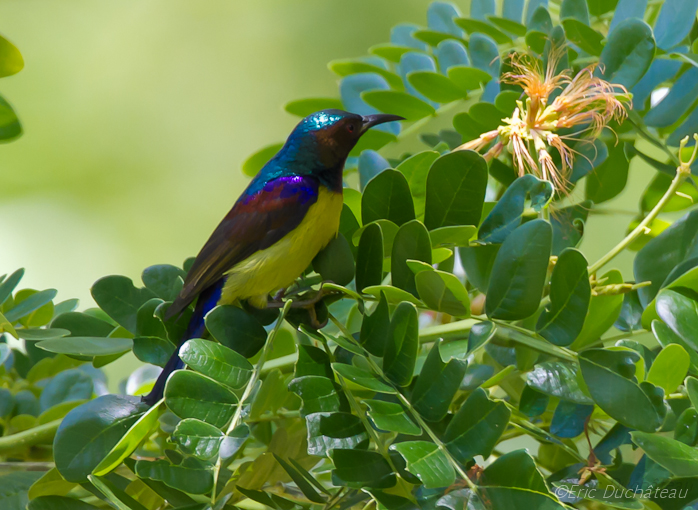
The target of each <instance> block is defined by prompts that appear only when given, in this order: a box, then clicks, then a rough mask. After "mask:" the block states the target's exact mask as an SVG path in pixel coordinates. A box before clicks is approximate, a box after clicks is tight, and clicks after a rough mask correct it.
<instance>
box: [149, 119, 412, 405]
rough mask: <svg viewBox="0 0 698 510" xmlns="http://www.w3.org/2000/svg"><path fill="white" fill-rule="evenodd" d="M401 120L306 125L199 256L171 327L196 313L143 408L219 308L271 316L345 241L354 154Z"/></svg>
mask: <svg viewBox="0 0 698 510" xmlns="http://www.w3.org/2000/svg"><path fill="white" fill-rule="evenodd" d="M400 120H405V119H404V118H403V117H400V116H397V115H391V114H371V115H363V116H362V115H358V114H355V113H350V112H346V111H343V110H338V109H328V110H321V111H318V112H315V113H312V114H310V115H308V116H307V117H305V118H304V119H303V120H301V121H300V122H299V123H298V125H297V126H296V127H295V128H294V129H293V131H292V132H291V134H290V135H289V137H288V139H287V140H286V142H285V143H284V145H283V147H282V148H281V149H280V150H279V152H278V153H277V154H276V155H275V156H274V157H273V158H271V159H270V160H269V161H268V162H267V163H266V164H265V165H264V166H263V167H262V169H261V170H260V171H259V173H258V174H257V175H256V176H255V177H254V178H253V179H252V180H251V181H250V183H249V185H248V186H247V188H245V190H244V191H243V192H242V194H241V195H240V197H239V198H238V199H237V201H236V202H235V204H234V205H233V207H232V209H231V210H230V212H229V213H228V214H227V215H226V216H225V217H224V218H223V220H222V221H221V222H220V224H219V225H218V226H217V227H216V229H215V230H214V231H213V233H212V234H211V236H210V237H209V239H208V241H206V243H205V244H204V246H203V248H202V249H201V251H200V252H199V254H198V255H197V256H196V258H195V260H194V263H193V264H192V266H191V268H190V269H189V272H188V273H187V275H186V277H185V280H184V286H183V287H182V290H181V292H180V293H179V295H178V296H177V297H176V298H175V299H174V301H173V302H172V304H171V305H170V307H169V309H168V310H167V313H166V316H165V319H166V320H167V319H171V318H173V317H175V316H177V315H181V313H182V312H183V311H184V310H185V309H186V308H187V307H189V305H190V304H191V303H192V302H194V301H195V300H196V303H195V306H194V312H193V314H192V316H191V319H190V320H189V323H188V326H187V329H186V331H185V333H184V335H183V336H182V338H181V341H180V342H179V345H178V347H177V349H176V350H175V352H174V353H173V354H172V356H171V358H170V359H169V360H168V362H167V363H166V365H165V367H164V368H163V370H162V372H161V373H160V375H159V376H158V378H157V380H156V381H155V383H154V385H153V388H152V390H151V391H150V393H148V394H147V395H145V396H144V397H142V401H143V402H145V403H146V404H148V405H150V406H152V405H154V404H155V403H157V402H158V401H160V399H162V397H163V394H164V391H165V385H166V383H167V378H168V377H169V375H170V374H171V373H172V372H174V371H175V370H178V369H180V368H182V367H183V366H184V363H183V362H182V360H181V359H180V358H179V348H180V347H181V346H182V344H184V342H186V341H187V340H189V339H191V338H200V337H201V336H202V335H203V334H204V332H205V328H206V326H205V323H204V318H205V317H206V314H208V313H209V312H210V311H211V310H212V309H213V308H215V307H216V306H218V305H223V304H239V303H240V302H241V301H244V300H247V302H248V303H249V304H250V305H251V306H254V307H255V308H265V307H266V306H267V303H268V299H269V296H270V294H271V293H272V292H275V291H282V290H283V289H285V288H286V287H288V286H289V285H291V284H292V283H293V282H294V281H295V280H296V278H298V277H299V276H300V275H301V274H303V272H304V271H305V269H306V268H307V267H308V265H309V264H310V263H311V261H312V260H313V258H315V256H316V255H317V254H318V253H319V252H320V251H321V250H322V249H323V248H324V247H325V246H327V244H329V243H330V241H332V239H334V238H335V237H336V236H337V232H338V230H339V219H340V215H341V212H342V207H343V197H342V190H343V170H344V164H345V162H346V159H347V157H348V156H349V153H350V152H351V150H352V149H353V148H354V146H355V145H356V143H357V142H358V141H359V139H360V138H361V136H362V135H364V134H365V133H366V132H367V131H368V130H369V129H370V128H372V127H374V126H377V125H379V124H383V123H386V122H394V121H400Z"/></svg>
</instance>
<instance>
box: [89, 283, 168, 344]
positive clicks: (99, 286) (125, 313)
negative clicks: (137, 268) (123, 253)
mask: <svg viewBox="0 0 698 510" xmlns="http://www.w3.org/2000/svg"><path fill="white" fill-rule="evenodd" d="M91 292H92V297H93V298H94V300H95V301H96V302H97V304H98V305H99V307H100V308H101V309H102V310H104V311H105V312H106V313H107V315H109V317H111V318H112V319H114V320H115V321H116V322H117V323H118V324H119V325H121V326H123V327H124V328H126V329H127V330H128V331H130V332H131V333H134V334H135V333H136V320H137V314H138V309H139V308H140V307H141V306H143V304H144V303H145V302H146V301H148V300H149V299H152V298H154V297H156V296H155V294H153V292H152V291H151V290H149V289H146V288H140V289H139V288H136V287H134V285H133V281H131V279H130V278H127V277H126V276H105V277H104V278H100V279H99V280H97V281H96V282H95V284H94V285H93V286H92V290H91Z"/></svg>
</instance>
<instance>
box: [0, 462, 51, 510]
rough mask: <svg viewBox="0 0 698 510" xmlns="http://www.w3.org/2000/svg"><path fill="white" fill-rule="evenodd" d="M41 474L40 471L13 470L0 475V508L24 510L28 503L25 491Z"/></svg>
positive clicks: (4, 509) (3, 509)
mask: <svg viewBox="0 0 698 510" xmlns="http://www.w3.org/2000/svg"><path fill="white" fill-rule="evenodd" d="M42 474H43V473H41V472H40V471H14V472H10V473H8V474H5V475H3V476H0V508H2V510H25V509H26V506H27V503H29V497H28V495H27V492H28V491H29V488H30V487H31V486H32V484H33V483H34V482H35V481H36V480H38V479H39V477H40V476H41V475H42Z"/></svg>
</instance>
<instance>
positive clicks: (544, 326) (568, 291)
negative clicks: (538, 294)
mask: <svg viewBox="0 0 698 510" xmlns="http://www.w3.org/2000/svg"><path fill="white" fill-rule="evenodd" d="M590 299H591V286H590V285H589V274H588V271H587V261H586V259H585V258H584V255H582V254H581V253H580V252H578V251H577V250H573V249H567V250H565V251H563V252H562V255H560V257H559V258H558V260H557V263H556V264H555V268H554V269H553V274H552V278H551V281H550V305H549V306H548V307H546V309H545V310H544V311H543V313H542V314H541V315H540V317H539V318H538V323H537V325H536V331H537V332H538V334H539V335H541V336H542V337H544V338H546V339H547V340H549V341H550V342H552V343H554V344H555V345H564V346H566V345H570V344H571V343H572V342H574V340H575V338H577V335H579V333H580V332H581V331H582V327H583V326H584V319H585V318H586V315H587V310H588V309H589V301H590Z"/></svg>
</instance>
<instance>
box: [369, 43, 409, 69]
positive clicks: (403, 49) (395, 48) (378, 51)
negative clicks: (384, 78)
mask: <svg viewBox="0 0 698 510" xmlns="http://www.w3.org/2000/svg"><path fill="white" fill-rule="evenodd" d="M410 51H414V48H411V47H409V46H400V45H397V44H389V43H385V44H376V45H375V46H371V47H370V48H369V49H368V52H369V53H370V54H372V55H376V56H378V57H381V58H384V59H386V60H390V61H391V62H395V63H396V64H397V63H399V62H400V58H401V57H402V56H403V55H404V54H405V53H408V52H410Z"/></svg>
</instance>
